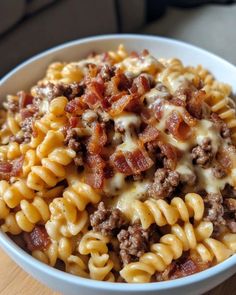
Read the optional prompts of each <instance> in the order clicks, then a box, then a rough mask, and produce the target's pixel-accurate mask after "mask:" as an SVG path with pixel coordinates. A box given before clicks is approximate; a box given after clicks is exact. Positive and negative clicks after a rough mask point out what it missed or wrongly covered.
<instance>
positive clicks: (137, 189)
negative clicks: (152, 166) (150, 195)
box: [110, 180, 150, 220]
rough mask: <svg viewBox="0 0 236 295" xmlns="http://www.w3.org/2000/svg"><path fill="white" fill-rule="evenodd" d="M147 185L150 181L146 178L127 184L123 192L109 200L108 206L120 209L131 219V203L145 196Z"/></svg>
mask: <svg viewBox="0 0 236 295" xmlns="http://www.w3.org/2000/svg"><path fill="white" fill-rule="evenodd" d="M149 185H150V182H149V181H147V180H145V181H143V182H141V181H136V182H133V183H131V184H129V185H127V186H126V187H125V189H124V190H123V192H122V193H121V194H120V195H119V196H118V197H116V198H115V199H113V200H112V201H111V202H110V206H111V207H113V208H118V209H120V210H121V211H122V212H123V214H124V215H125V216H126V217H127V218H128V219H130V220H132V219H133V218H134V214H133V206H132V204H133V202H134V201H135V200H139V199H141V198H144V197H145V195H146V192H147V190H148V187H149Z"/></svg>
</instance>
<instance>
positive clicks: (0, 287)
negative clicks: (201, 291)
mask: <svg viewBox="0 0 236 295" xmlns="http://www.w3.org/2000/svg"><path fill="white" fill-rule="evenodd" d="M0 263H1V269H0V295H60V293H57V292H53V291H52V290H50V289H49V288H47V287H45V286H43V285H42V284H40V283H39V282H37V281H36V280H35V279H33V278H32V277H31V276H29V275H28V274H27V273H25V272H24V271H23V270H22V269H21V268H20V267H18V266H17V265H16V264H15V263H14V262H13V261H12V260H11V259H10V258H9V257H8V256H7V255H6V254H5V253H4V252H3V251H2V250H1V249H0ZM205 295H236V275H234V276H233V277H232V278H230V279H229V280H227V281H226V282H224V283H223V284H221V285H220V286H218V287H216V288H215V289H214V290H212V291H210V292H208V293H207V294H205Z"/></svg>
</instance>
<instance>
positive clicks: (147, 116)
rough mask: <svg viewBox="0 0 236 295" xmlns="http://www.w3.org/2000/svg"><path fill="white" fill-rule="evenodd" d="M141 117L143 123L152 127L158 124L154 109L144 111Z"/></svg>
mask: <svg viewBox="0 0 236 295" xmlns="http://www.w3.org/2000/svg"><path fill="white" fill-rule="evenodd" d="M140 116H141V118H142V120H143V122H144V123H146V124H148V125H152V124H154V123H155V122H156V119H155V117H154V115H153V110H152V109H148V108H145V109H142V110H141V112H140Z"/></svg>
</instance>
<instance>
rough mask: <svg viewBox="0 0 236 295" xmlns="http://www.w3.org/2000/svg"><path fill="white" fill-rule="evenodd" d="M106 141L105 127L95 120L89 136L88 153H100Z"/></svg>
mask: <svg viewBox="0 0 236 295" xmlns="http://www.w3.org/2000/svg"><path fill="white" fill-rule="evenodd" d="M106 142H107V135H106V131H105V128H104V127H103V125H102V124H100V123H98V122H96V123H95V124H94V125H93V132H92V136H91V137H90V138H89V142H88V147H87V149H88V152H89V153H90V154H100V153H101V151H102V148H103V146H104V145H105V144H106Z"/></svg>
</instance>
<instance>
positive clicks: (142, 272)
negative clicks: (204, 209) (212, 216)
mask: <svg viewBox="0 0 236 295" xmlns="http://www.w3.org/2000/svg"><path fill="white" fill-rule="evenodd" d="M212 230H213V227H212V224H211V223H207V224H206V223H205V224H203V225H202V224H201V223H200V224H199V226H198V228H196V229H194V228H193V226H192V225H191V224H190V223H185V224H184V226H183V227H181V226H179V225H177V224H176V225H174V226H172V227H171V234H166V235H164V236H162V237H161V239H160V243H157V244H153V245H152V246H151V252H149V253H145V254H144V255H143V256H141V258H140V259H139V262H133V263H130V264H128V265H126V266H125V267H124V268H123V269H122V270H121V271H120V274H121V276H122V277H123V278H124V279H125V280H126V282H128V283H146V282H149V281H150V279H151V276H152V275H153V274H154V273H155V271H158V272H161V271H164V270H165V268H166V267H167V266H168V265H170V264H171V262H172V261H173V259H178V258H179V257H180V256H181V255H182V253H183V251H187V250H189V249H196V247H197V241H201V240H202V239H204V241H205V240H206V239H207V238H208V237H210V235H211V233H212ZM199 231H200V233H199ZM196 232H197V234H196Z"/></svg>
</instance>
